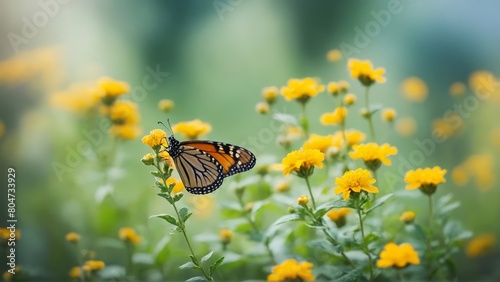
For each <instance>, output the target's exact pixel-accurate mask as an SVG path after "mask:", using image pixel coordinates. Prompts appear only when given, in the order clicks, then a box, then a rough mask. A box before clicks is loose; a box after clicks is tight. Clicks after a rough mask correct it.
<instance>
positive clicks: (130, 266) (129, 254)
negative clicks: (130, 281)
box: [125, 242, 134, 275]
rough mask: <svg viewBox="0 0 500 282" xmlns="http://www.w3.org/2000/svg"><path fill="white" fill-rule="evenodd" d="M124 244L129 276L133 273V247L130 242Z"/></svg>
mask: <svg viewBox="0 0 500 282" xmlns="http://www.w3.org/2000/svg"><path fill="white" fill-rule="evenodd" d="M125 244H127V263H128V267H127V273H128V274H129V275H131V274H132V273H134V263H133V262H132V254H133V252H132V248H133V245H132V243H131V242H126V243H125Z"/></svg>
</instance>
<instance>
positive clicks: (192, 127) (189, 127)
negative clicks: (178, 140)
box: [172, 119, 212, 140]
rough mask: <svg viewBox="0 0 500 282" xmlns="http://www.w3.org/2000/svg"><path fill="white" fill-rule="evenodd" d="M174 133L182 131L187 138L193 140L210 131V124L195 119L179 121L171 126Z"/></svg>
mask: <svg viewBox="0 0 500 282" xmlns="http://www.w3.org/2000/svg"><path fill="white" fill-rule="evenodd" d="M172 130H173V131H174V132H175V133H178V132H179V133H182V134H183V135H184V136H185V137H186V138H187V139H190V140H194V139H197V138H198V137H200V136H202V135H205V134H207V133H209V132H210V131H212V127H211V126H210V124H208V123H205V122H202V121H201V120H199V119H195V120H192V121H187V122H179V123H178V124H176V125H174V126H173V127H172Z"/></svg>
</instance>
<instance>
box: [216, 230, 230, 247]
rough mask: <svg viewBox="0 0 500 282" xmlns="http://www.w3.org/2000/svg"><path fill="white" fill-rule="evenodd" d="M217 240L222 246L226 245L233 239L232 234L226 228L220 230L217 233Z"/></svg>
mask: <svg viewBox="0 0 500 282" xmlns="http://www.w3.org/2000/svg"><path fill="white" fill-rule="evenodd" d="M219 238H220V241H221V242H222V244H224V245H227V244H229V243H230V242H231V239H232V238H233V232H232V231H231V230H229V229H227V228H222V229H221V230H220V231H219Z"/></svg>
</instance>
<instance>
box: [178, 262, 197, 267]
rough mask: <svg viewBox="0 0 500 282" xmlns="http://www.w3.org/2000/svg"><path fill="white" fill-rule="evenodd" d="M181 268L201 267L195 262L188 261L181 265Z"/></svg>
mask: <svg viewBox="0 0 500 282" xmlns="http://www.w3.org/2000/svg"><path fill="white" fill-rule="evenodd" d="M179 269H200V267H199V266H197V265H196V264H194V263H193V262H191V261H188V262H186V263H185V264H183V265H181V266H179Z"/></svg>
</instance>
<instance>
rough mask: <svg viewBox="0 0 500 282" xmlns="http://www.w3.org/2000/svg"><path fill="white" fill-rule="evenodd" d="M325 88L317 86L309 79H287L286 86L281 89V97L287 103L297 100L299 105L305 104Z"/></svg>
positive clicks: (315, 82) (316, 83)
mask: <svg viewBox="0 0 500 282" xmlns="http://www.w3.org/2000/svg"><path fill="white" fill-rule="evenodd" d="M324 89H325V87H324V86H323V85H321V84H318V82H317V81H316V80H314V79H313V78H310V77H306V78H304V79H289V80H288V84H287V86H283V87H281V95H283V97H285V99H286V100H287V101H290V100H297V101H299V102H301V103H305V102H307V101H308V100H309V98H312V97H314V96H316V95H318V93H319V92H322V91H323V90H324Z"/></svg>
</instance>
